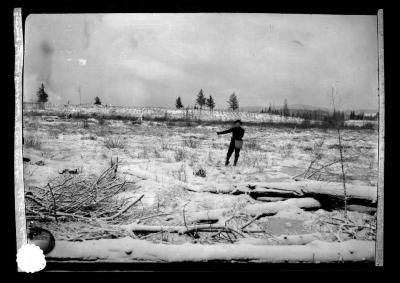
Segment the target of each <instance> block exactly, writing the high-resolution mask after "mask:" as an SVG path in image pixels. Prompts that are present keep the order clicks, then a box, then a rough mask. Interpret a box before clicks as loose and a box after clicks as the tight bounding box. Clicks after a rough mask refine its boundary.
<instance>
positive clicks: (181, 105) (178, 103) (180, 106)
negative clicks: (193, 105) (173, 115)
mask: <svg viewBox="0 0 400 283" xmlns="http://www.w3.org/2000/svg"><path fill="white" fill-rule="evenodd" d="M175 106H176V108H178V109H180V108H183V104H182V100H181V97H180V96H178V98H177V99H176V102H175Z"/></svg>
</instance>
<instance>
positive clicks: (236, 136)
mask: <svg viewBox="0 0 400 283" xmlns="http://www.w3.org/2000/svg"><path fill="white" fill-rule="evenodd" d="M228 133H232V140H239V141H241V140H242V138H243V136H244V129H243V128H242V127H238V128H236V127H234V128H231V129H229V130H226V131H221V132H217V134H218V135H223V134H228Z"/></svg>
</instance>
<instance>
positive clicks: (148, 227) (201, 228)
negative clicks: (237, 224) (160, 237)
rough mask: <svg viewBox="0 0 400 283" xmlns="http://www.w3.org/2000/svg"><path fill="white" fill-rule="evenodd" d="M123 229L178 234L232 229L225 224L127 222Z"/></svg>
mask: <svg viewBox="0 0 400 283" xmlns="http://www.w3.org/2000/svg"><path fill="white" fill-rule="evenodd" d="M121 228H122V229H124V230H126V231H129V232H134V233H158V232H169V233H178V234H181V235H182V234H187V233H190V232H193V231H207V232H209V231H219V230H230V228H228V227H226V226H224V225H212V224H202V225H191V226H187V227H186V226H152V225H141V224H136V223H133V224H127V225H122V226H121Z"/></svg>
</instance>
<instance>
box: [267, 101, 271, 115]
mask: <svg viewBox="0 0 400 283" xmlns="http://www.w3.org/2000/svg"><path fill="white" fill-rule="evenodd" d="M271 112H272V108H271V103H270V104H269V107H268V111H267V113H269V114H271Z"/></svg>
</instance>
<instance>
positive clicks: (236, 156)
mask: <svg viewBox="0 0 400 283" xmlns="http://www.w3.org/2000/svg"><path fill="white" fill-rule="evenodd" d="M239 153H240V148H235V162H234V163H233V165H234V166H236V164H237V161H238V159H239Z"/></svg>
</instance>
